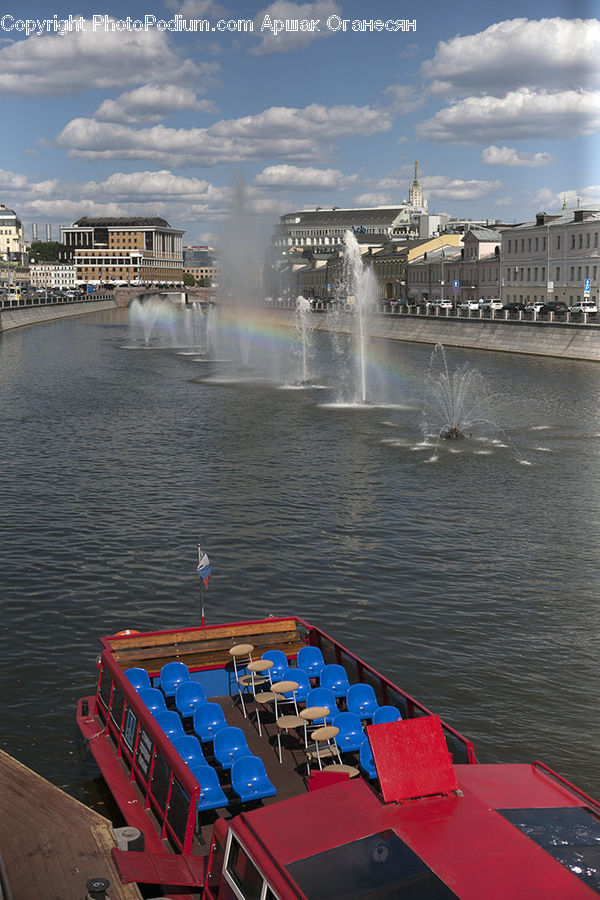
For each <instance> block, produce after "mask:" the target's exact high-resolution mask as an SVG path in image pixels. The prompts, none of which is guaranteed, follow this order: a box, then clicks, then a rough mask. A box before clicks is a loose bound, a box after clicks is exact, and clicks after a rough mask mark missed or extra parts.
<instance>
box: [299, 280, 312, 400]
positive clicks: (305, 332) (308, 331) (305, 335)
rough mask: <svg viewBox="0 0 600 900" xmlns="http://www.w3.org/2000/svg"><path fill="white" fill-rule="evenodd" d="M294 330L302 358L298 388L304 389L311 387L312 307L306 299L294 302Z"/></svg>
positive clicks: (300, 298) (301, 298)
mask: <svg viewBox="0 0 600 900" xmlns="http://www.w3.org/2000/svg"><path fill="white" fill-rule="evenodd" d="M294 330H295V333H296V339H297V341H298V344H299V347H300V354H301V358H302V378H301V380H300V386H302V387H306V386H308V385H311V380H310V377H309V369H308V363H309V359H310V356H311V351H312V335H313V331H314V321H313V313H312V307H311V305H310V300H307V299H306V297H298V298H297V300H296V317H295V322H294Z"/></svg>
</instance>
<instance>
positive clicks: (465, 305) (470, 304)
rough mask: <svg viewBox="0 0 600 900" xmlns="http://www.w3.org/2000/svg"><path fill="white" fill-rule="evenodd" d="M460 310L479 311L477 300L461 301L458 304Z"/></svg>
mask: <svg viewBox="0 0 600 900" xmlns="http://www.w3.org/2000/svg"><path fill="white" fill-rule="evenodd" d="M460 308H461V309H468V310H475V309H479V300H463V302H462V303H461V304H460Z"/></svg>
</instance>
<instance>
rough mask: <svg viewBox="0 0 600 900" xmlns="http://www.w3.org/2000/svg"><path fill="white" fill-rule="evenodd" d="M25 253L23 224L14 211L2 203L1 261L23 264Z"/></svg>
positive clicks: (0, 218)
mask: <svg viewBox="0 0 600 900" xmlns="http://www.w3.org/2000/svg"><path fill="white" fill-rule="evenodd" d="M24 252H25V236H24V233H23V223H22V222H21V220H20V219H19V217H18V216H17V214H16V212H14V210H12V209H8V207H6V206H4V204H3V203H0V259H3V260H5V261H6V262H17V263H22V262H23V253H24Z"/></svg>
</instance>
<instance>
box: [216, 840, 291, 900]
mask: <svg viewBox="0 0 600 900" xmlns="http://www.w3.org/2000/svg"><path fill="white" fill-rule="evenodd" d="M225 877H226V880H227V881H228V882H229V884H230V885H231V886H232V888H233V889H234V891H235V895H236V897H239V898H240V900H278V898H277V896H276V895H275V894H274V893H273V891H272V890H271V888H270V887H269V885H268V884H267V883H266V881H265V880H264V878H263V876H262V875H261V874H260V872H259V871H258V869H257V868H256V866H255V865H254V863H253V862H252V860H251V859H250V857H249V856H248V854H247V853H246V851H245V850H244V848H243V847H242V845H241V844H240V842H239V841H238V839H237V838H236V837H235V835H234V834H233V832H231V831H230V832H229V849H228V852H227V864H226V866H225Z"/></svg>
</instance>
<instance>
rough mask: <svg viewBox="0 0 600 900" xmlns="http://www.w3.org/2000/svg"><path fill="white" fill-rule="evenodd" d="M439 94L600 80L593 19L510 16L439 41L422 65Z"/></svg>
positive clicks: (598, 25)
mask: <svg viewBox="0 0 600 900" xmlns="http://www.w3.org/2000/svg"><path fill="white" fill-rule="evenodd" d="M421 72H422V74H423V76H424V77H425V78H426V79H427V80H428V81H431V90H432V91H433V93H438V94H454V95H456V94H475V93H477V94H486V93H489V94H493V95H496V96H501V95H503V94H505V93H506V92H507V91H510V90H514V89H515V88H518V87H521V86H522V85H528V86H529V87H538V88H544V89H545V90H561V91H564V90H567V89H577V88H578V87H586V86H588V87H593V86H594V85H596V84H598V83H600V21H598V19H563V18H558V17H557V18H548V19H539V20H530V19H525V18H519V19H510V20H506V21H503V22H497V23H495V24H494V25H490V27H489V28H486V29H485V31H481V32H478V33H477V34H470V35H465V36H460V35H459V36H457V37H454V38H452V39H451V40H449V41H442V42H441V43H439V44H438V46H437V49H436V52H435V55H434V57H433V59H431V60H427V61H426V62H424V63H423V65H422V67H421Z"/></svg>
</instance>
